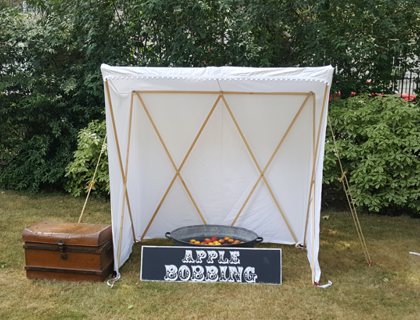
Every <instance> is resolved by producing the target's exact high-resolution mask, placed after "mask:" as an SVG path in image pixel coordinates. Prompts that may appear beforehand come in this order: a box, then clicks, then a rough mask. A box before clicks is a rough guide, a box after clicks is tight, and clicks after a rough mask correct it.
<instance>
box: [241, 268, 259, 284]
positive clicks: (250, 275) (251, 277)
mask: <svg viewBox="0 0 420 320" xmlns="http://www.w3.org/2000/svg"><path fill="white" fill-rule="evenodd" d="M257 278H258V276H257V275H256V274H255V268H253V267H247V268H246V269H245V271H244V280H245V281H246V282H249V283H252V282H255V281H256V280H257Z"/></svg>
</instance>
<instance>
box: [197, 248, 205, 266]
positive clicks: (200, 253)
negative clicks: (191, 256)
mask: <svg viewBox="0 0 420 320" xmlns="http://www.w3.org/2000/svg"><path fill="white" fill-rule="evenodd" d="M206 257H207V253H206V252H205V251H204V250H197V260H195V262H196V263H202V262H203V261H202V260H203V259H205V258H206Z"/></svg>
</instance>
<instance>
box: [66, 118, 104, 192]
mask: <svg viewBox="0 0 420 320" xmlns="http://www.w3.org/2000/svg"><path fill="white" fill-rule="evenodd" d="M105 135H106V122H105V121H102V122H99V121H98V120H94V121H92V122H90V123H89V124H88V126H87V127H86V128H83V129H82V130H80V132H79V134H78V139H77V150H76V151H75V152H74V160H73V161H72V162H71V163H70V164H69V165H68V166H67V167H66V177H67V178H68V179H67V183H66V185H65V189H66V191H68V192H70V193H71V194H72V195H73V196H75V197H77V196H80V195H83V194H84V193H85V192H86V190H87V186H89V184H90V182H91V181H92V179H93V178H94V177H95V179H94V182H95V184H94V185H93V186H92V194H94V195H97V196H99V197H104V196H105V197H108V196H109V190H110V188H109V174H108V149H107V145H106V143H105V144H104V148H103V150H102V145H103V142H104V139H105ZM101 150H102V154H101ZM99 156H101V158H99ZM98 160H99V162H98ZM96 166H98V168H97V169H96ZM95 174H96V175H95Z"/></svg>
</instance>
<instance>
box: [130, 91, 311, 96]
mask: <svg viewBox="0 0 420 320" xmlns="http://www.w3.org/2000/svg"><path fill="white" fill-rule="evenodd" d="M137 92H139V93H140V94H148V93H152V94H153V93H158V94H238V95H265V96H267V95H269V96H271V95H274V96H306V95H308V92H240V91H171V90H162V91H159V90H143V91H142V90H137Z"/></svg>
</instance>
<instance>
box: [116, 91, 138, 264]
mask: <svg viewBox="0 0 420 320" xmlns="http://www.w3.org/2000/svg"><path fill="white" fill-rule="evenodd" d="M132 116H133V92H131V104H130V118H129V125H128V128H129V129H128V142H127V156H126V159H125V173H124V174H123V183H124V191H123V203H122V209H121V226H120V237H119V241H118V254H117V257H118V268H119V267H120V256H121V243H122V234H123V229H124V213H125V199H126V198H127V196H128V194H127V174H128V159H129V155H130V142H131V123H132ZM131 228H132V231H133V238H134V242H136V235H135V233H134V226H133V220H131Z"/></svg>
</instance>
